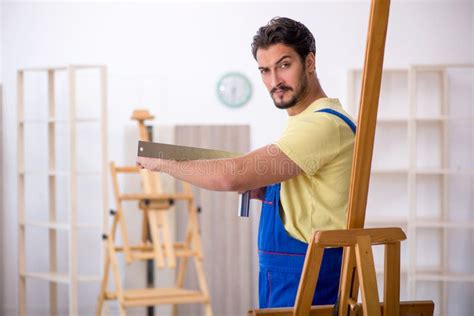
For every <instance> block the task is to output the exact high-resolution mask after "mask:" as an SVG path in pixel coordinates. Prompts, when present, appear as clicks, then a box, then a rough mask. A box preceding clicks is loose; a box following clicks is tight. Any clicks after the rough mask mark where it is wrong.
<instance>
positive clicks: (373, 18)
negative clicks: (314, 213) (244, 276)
mask: <svg viewBox="0 0 474 316" xmlns="http://www.w3.org/2000/svg"><path fill="white" fill-rule="evenodd" d="M389 11H390V1H389V0H372V3H371V10H370V18H369V29H368V35H367V44H366V52H365V63H364V71H363V77H362V91H361V100H360V110H359V118H358V128H357V133H356V140H355V149H354V156H353V164H352V175H351V184H350V190H349V206H348V219H347V229H345V230H335V231H319V232H315V234H314V236H313V238H312V240H311V242H310V244H309V246H308V251H307V253H306V258H305V263H304V267H303V272H302V275H301V279H300V284H299V288H298V294H297V297H296V301H295V306H294V307H293V308H273V309H260V310H251V311H249V315H255V316H256V315H272V316H276V315H298V316H303V315H304V316H307V315H338V316H347V315H350V316H355V315H361V314H362V315H368V316H377V315H397V316H398V315H424V316H425V315H433V311H434V303H433V302H432V301H417V302H402V303H400V241H401V240H404V239H405V238H406V237H405V234H404V233H403V231H402V230H401V229H400V228H375V229H363V227H364V221H365V210H366V205H367V194H368V188H369V179H370V170H371V164H372V153H373V145H374V136H375V126H376V121H377V109H378V100H379V95H380V84H381V77H382V68H383V56H384V49H385V38H386V33H387V25H388V17H389ZM377 244H383V245H385V277H384V282H385V284H384V302H383V303H380V302H379V297H378V290H377V281H376V274H375V267H374V260H373V255H372V245H377ZM325 247H344V256H343V264H342V277H341V282H340V287H339V301H338V304H337V305H336V306H332V305H326V306H313V307H312V306H311V302H312V299H313V295H314V291H315V287H316V281H317V278H318V274H319V269H320V265H321V260H322V256H323V252H324V248H325ZM359 286H360V289H361V292H362V304H359V303H357V299H358V297H357V296H358V293H359Z"/></svg>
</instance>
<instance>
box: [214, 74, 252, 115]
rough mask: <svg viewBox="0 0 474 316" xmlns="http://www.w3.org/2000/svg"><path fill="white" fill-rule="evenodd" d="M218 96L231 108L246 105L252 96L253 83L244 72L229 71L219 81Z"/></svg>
mask: <svg viewBox="0 0 474 316" xmlns="http://www.w3.org/2000/svg"><path fill="white" fill-rule="evenodd" d="M216 92H217V97H218V98H219V101H221V102H222V103H223V104H224V105H226V106H228V107H231V108H238V107H241V106H244V105H245V104H246V103H247V102H248V101H249V100H250V98H251V97H252V84H251V83H250V80H249V79H248V78H247V77H246V76H245V75H243V74H241V73H238V72H229V73H226V74H224V75H223V76H222V77H221V78H220V79H219V81H218V82H217V90H216Z"/></svg>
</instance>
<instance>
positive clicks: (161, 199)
mask: <svg viewBox="0 0 474 316" xmlns="http://www.w3.org/2000/svg"><path fill="white" fill-rule="evenodd" d="M152 118H153V116H151V115H150V114H149V113H148V111H146V110H137V111H134V113H133V116H132V119H135V120H137V121H138V125H139V132H140V139H141V140H149V137H148V133H147V130H146V127H145V124H144V121H145V120H146V119H152ZM110 168H111V176H112V184H113V190H114V196H115V203H116V207H117V210H116V211H111V215H113V216H114V219H113V224H112V226H111V229H110V232H109V234H108V235H107V236H104V238H105V239H106V248H107V253H106V258H105V263H104V272H103V279H102V283H101V289H100V294H99V298H98V306H97V311H96V315H97V316H99V315H100V314H101V313H102V307H103V303H104V301H105V300H118V302H119V308H120V315H126V308H127V307H134V306H152V305H159V304H172V305H173V315H176V312H177V305H178V304H189V303H202V304H203V305H204V309H205V313H206V316H212V309H211V302H210V297H209V291H208V288H207V283H206V278H205V275H204V269H203V266H202V260H203V256H202V248H201V238H200V235H199V226H198V225H199V224H198V219H197V207H196V205H195V202H194V195H193V192H192V189H191V186H190V185H189V184H188V183H182V188H183V190H182V192H177V193H172V194H168V193H164V192H163V191H162V188H161V183H160V179H159V175H158V173H152V172H149V171H146V170H140V169H138V168H137V167H136V166H125V167H118V166H116V165H115V163H113V162H111V164H110ZM127 173H128V174H130V173H132V174H138V173H139V174H140V177H141V182H142V188H143V191H144V193H131V194H130V193H129V194H126V193H122V192H121V191H120V188H119V182H118V175H119V174H127ZM180 200H181V201H185V202H186V204H187V208H188V224H187V229H186V235H185V239H184V241H183V242H173V238H172V236H171V230H170V225H169V219H168V215H169V212H170V211H171V210H172V206H173V204H174V203H175V202H176V201H180ZM125 201H136V202H138V203H139V207H140V209H141V210H142V212H143V217H142V231H141V243H140V244H139V245H130V243H129V241H128V233H127V225H126V221H125V218H124V215H123V214H124V212H123V206H122V204H123V202H125ZM117 229H119V230H120V234H121V236H122V245H121V246H118V245H117V244H116V238H115V236H116V232H117ZM149 236H150V237H151V238H149ZM150 239H151V241H150ZM118 252H123V253H124V256H125V259H126V262H127V263H131V262H133V261H136V260H148V259H154V261H155V264H156V267H157V268H165V267H167V268H171V269H174V268H176V261H177V260H176V259H177V258H178V259H179V263H180V264H179V267H178V273H177V278H176V283H175V287H173V288H144V289H134V290H124V289H123V288H122V285H121V279H120V271H119V266H118V262H117V253H118ZM165 258H166V259H167V261H166V262H167V265H166V263H165ZM190 258H192V259H194V263H195V268H196V274H197V278H198V286H199V290H197V291H196V290H187V289H184V288H183V285H184V277H185V271H186V267H187V264H188V261H189V259H190ZM110 270H112V271H110ZM110 272H112V276H113V279H114V283H115V291H113V292H110V291H107V284H108V277H109V273H110Z"/></svg>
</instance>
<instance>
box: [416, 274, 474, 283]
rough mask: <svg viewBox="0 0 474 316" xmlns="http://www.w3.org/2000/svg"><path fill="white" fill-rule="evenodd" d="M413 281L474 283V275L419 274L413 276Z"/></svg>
mask: <svg viewBox="0 0 474 316" xmlns="http://www.w3.org/2000/svg"><path fill="white" fill-rule="evenodd" d="M413 279H414V280H416V281H444V282H474V274H467V273H442V272H441V273H430V272H417V273H415V275H413Z"/></svg>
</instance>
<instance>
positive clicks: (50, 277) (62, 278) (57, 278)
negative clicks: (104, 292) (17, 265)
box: [21, 272, 101, 284]
mask: <svg viewBox="0 0 474 316" xmlns="http://www.w3.org/2000/svg"><path fill="white" fill-rule="evenodd" d="M21 275H22V276H23V277H27V278H34V279H41V280H45V281H49V282H56V283H64V284H70V282H71V281H70V279H69V274H67V273H55V272H27V273H22V274H21ZM100 280H101V277H100V276H98V275H78V276H77V281H79V282H98V281H100Z"/></svg>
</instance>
